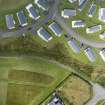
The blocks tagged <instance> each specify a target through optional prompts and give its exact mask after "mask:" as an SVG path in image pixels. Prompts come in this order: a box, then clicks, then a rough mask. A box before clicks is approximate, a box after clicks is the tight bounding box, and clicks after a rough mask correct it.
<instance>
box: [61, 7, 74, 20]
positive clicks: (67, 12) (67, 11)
mask: <svg viewBox="0 0 105 105" xmlns="http://www.w3.org/2000/svg"><path fill="white" fill-rule="evenodd" d="M61 15H62V17H64V18H69V17H72V16H76V10H72V9H64V10H63V11H62V12H61Z"/></svg>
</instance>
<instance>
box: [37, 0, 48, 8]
mask: <svg viewBox="0 0 105 105" xmlns="http://www.w3.org/2000/svg"><path fill="white" fill-rule="evenodd" d="M38 4H40V5H41V6H42V7H44V8H45V9H46V10H47V9H48V8H49V4H48V0H38Z"/></svg>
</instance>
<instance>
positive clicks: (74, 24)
mask: <svg viewBox="0 0 105 105" xmlns="http://www.w3.org/2000/svg"><path fill="white" fill-rule="evenodd" d="M85 26H86V25H85V23H84V21H82V20H76V21H72V28H83V27H85Z"/></svg>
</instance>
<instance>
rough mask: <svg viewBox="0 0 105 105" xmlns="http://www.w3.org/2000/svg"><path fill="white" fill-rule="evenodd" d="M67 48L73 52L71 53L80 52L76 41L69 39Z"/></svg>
mask: <svg viewBox="0 0 105 105" xmlns="http://www.w3.org/2000/svg"><path fill="white" fill-rule="evenodd" d="M68 44H69V46H70V47H71V49H72V50H73V52H75V53H79V52H80V47H79V45H78V44H77V42H76V40H74V39H71V40H69V41H68Z"/></svg>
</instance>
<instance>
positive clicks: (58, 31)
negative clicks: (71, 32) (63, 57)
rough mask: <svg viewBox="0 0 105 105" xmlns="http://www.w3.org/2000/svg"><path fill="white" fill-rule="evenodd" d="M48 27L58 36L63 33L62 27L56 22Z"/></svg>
mask: <svg viewBox="0 0 105 105" xmlns="http://www.w3.org/2000/svg"><path fill="white" fill-rule="evenodd" d="M48 27H49V28H50V29H51V31H52V32H53V33H54V34H55V35H56V36H58V37H60V36H61V35H62V28H61V27H60V25H58V24H57V23H56V22H53V23H51V24H50V25H49V26H48Z"/></svg>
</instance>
